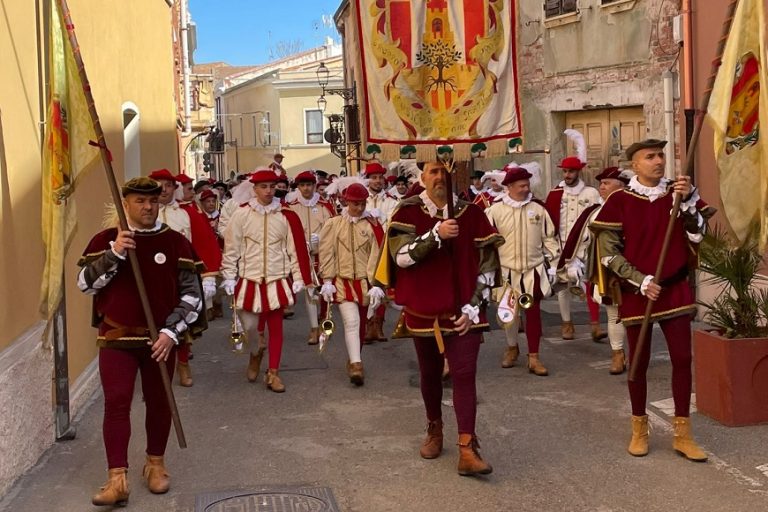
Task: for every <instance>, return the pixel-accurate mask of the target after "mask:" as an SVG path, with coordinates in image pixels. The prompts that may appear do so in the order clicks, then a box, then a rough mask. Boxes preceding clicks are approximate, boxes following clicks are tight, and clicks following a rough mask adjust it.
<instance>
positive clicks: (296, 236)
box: [280, 206, 317, 286]
mask: <svg viewBox="0 0 768 512" xmlns="http://www.w3.org/2000/svg"><path fill="white" fill-rule="evenodd" d="M280 213H282V214H283V216H285V220H287V221H288V225H289V226H290V227H291V234H292V235H293V245H294V246H295V247H296V257H297V258H298V260H299V271H300V272H301V279H302V281H304V284H305V285H307V286H310V285H313V284H317V283H315V282H314V280H313V279H312V263H311V261H310V259H309V249H307V240H306V238H305V237H304V226H302V224H301V219H300V218H299V216H298V215H296V212H294V211H293V210H291V209H290V208H288V207H287V206H283V208H282V209H281V210H280Z"/></svg>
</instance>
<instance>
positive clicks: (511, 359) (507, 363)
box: [501, 345, 520, 368]
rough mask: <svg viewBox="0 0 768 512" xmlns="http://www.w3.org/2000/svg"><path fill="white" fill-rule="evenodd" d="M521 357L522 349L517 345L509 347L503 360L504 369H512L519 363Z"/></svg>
mask: <svg viewBox="0 0 768 512" xmlns="http://www.w3.org/2000/svg"><path fill="white" fill-rule="evenodd" d="M519 356H520V347H518V346H517V345H515V346H514V347H507V350H505V351H504V357H503V358H502V359H501V367H502V368H512V367H513V366H515V363H516V362H517V358H518V357H519Z"/></svg>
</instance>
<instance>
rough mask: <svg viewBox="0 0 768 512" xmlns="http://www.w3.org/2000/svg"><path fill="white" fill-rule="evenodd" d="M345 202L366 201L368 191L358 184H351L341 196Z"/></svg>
mask: <svg viewBox="0 0 768 512" xmlns="http://www.w3.org/2000/svg"><path fill="white" fill-rule="evenodd" d="M341 195H342V197H343V198H344V200H345V201H367V200H368V189H367V188H365V187H364V186H363V185H361V184H360V183H353V184H351V185H350V186H348V187H347V188H345V189H344V193H343V194H341Z"/></svg>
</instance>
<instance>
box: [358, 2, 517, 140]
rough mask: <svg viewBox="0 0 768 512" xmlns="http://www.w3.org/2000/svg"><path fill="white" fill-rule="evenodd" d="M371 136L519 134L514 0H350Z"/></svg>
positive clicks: (496, 136) (491, 136) (411, 137)
mask: <svg viewBox="0 0 768 512" xmlns="http://www.w3.org/2000/svg"><path fill="white" fill-rule="evenodd" d="M355 1H356V2H357V14H358V28H359V36H360V41H361V45H360V46H361V48H360V52H361V56H362V63H363V81H364V84H363V90H364V91H365V99H364V101H365V113H366V118H367V123H366V125H367V135H368V140H369V141H370V142H378V143H391V144H400V145H402V144H434V145H440V144H455V143H477V142H482V141H490V140H494V139H513V138H517V137H520V135H521V126H520V125H521V123H520V104H519V99H518V83H517V59H516V48H515V44H516V32H515V30H516V26H517V13H516V8H515V2H514V0H426V1H425V0H355Z"/></svg>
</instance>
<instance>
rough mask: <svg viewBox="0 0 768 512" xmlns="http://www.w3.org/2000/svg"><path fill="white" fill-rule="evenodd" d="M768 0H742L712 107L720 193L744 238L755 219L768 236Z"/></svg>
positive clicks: (762, 239) (764, 236)
mask: <svg viewBox="0 0 768 512" xmlns="http://www.w3.org/2000/svg"><path fill="white" fill-rule="evenodd" d="M765 37H766V35H765V16H764V12H763V0H741V1H740V2H739V5H738V7H737V8H736V13H735V15H734V19H733V25H732V26H731V32H730V35H729V36H728V41H727V42H726V44H725V50H724V52H723V58H722V64H721V66H720V69H719V70H718V73H717V78H716V80H715V84H714V87H713V89H712V97H711V98H710V102H709V107H708V108H707V113H708V117H709V121H710V123H711V125H712V127H713V129H714V132H715V138H714V143H715V144H714V146H715V159H716V160H717V167H718V169H719V171H720V197H721V200H722V204H723V213H725V216H726V218H727V219H728V223H729V224H730V226H731V228H732V229H733V232H734V233H735V234H736V236H737V237H738V238H739V239H740V240H744V238H745V237H746V236H747V234H748V233H749V230H750V228H751V226H752V225H753V223H754V222H758V223H759V225H760V244H761V247H765V246H766V241H768V218H766V215H768V211H766V206H767V205H768V181H766V180H768V137H766V134H765V133H760V132H761V130H760V128H761V127H762V128H763V130H765V127H766V126H768V73H766V69H765V65H766V62H765V58H766V50H768V49H767V48H766V40H765Z"/></svg>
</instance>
